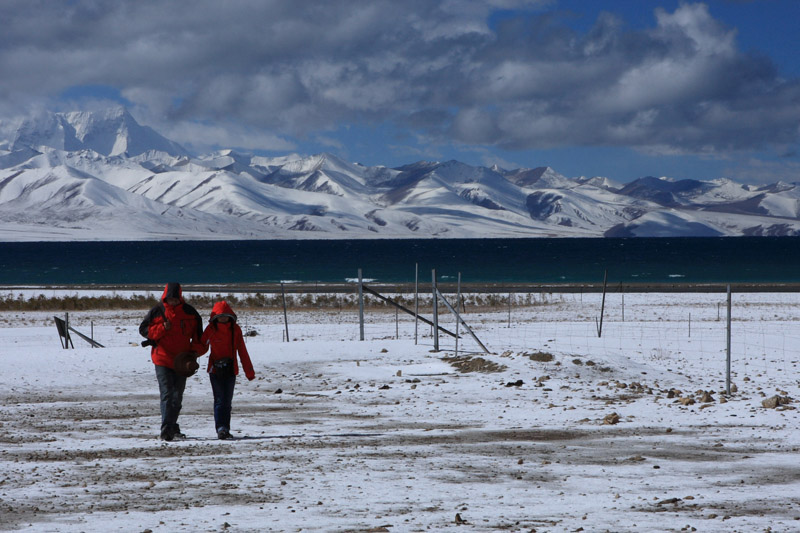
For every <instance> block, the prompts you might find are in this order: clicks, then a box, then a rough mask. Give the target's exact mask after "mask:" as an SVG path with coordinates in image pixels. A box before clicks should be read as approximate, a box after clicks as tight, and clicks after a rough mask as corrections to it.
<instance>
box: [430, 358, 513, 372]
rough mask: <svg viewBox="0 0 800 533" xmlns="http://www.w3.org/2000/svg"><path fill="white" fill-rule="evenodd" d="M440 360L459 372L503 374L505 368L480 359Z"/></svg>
mask: <svg viewBox="0 0 800 533" xmlns="http://www.w3.org/2000/svg"><path fill="white" fill-rule="evenodd" d="M442 360H443V361H445V362H447V363H450V364H451V365H453V366H454V367H455V368H456V369H457V370H458V371H459V372H503V371H505V370H506V368H507V367H506V366H505V365H498V364H497V363H494V362H492V361H487V360H486V359H484V358H482V357H475V358H472V357H468V356H461V357H443V358H442Z"/></svg>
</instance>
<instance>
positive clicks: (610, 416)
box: [603, 413, 619, 426]
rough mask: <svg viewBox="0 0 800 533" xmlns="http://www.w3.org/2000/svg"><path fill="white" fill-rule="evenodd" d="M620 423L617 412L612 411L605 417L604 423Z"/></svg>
mask: <svg viewBox="0 0 800 533" xmlns="http://www.w3.org/2000/svg"><path fill="white" fill-rule="evenodd" d="M618 423H619V415H618V414H617V413H611V414H608V415H606V416H605V418H603V425H604V426H605V425H614V424H618Z"/></svg>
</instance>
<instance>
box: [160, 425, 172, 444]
mask: <svg viewBox="0 0 800 533" xmlns="http://www.w3.org/2000/svg"><path fill="white" fill-rule="evenodd" d="M174 438H175V434H174V433H173V432H172V431H170V430H169V429H168V428H165V429H162V430H161V440H165V441H168V442H169V441H171V440H172V439H174Z"/></svg>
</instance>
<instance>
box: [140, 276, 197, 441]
mask: <svg viewBox="0 0 800 533" xmlns="http://www.w3.org/2000/svg"><path fill="white" fill-rule="evenodd" d="M139 333H141V334H142V336H143V337H147V341H145V342H143V343H142V345H149V346H152V347H153V348H152V350H151V351H150V358H151V359H152V360H153V364H154V365H155V367H156V379H157V380H158V388H159V392H160V393H161V440H166V441H171V440H173V439H175V438H185V437H186V435H184V434H183V433H181V429H180V426H179V425H178V416H179V415H180V414H181V407H182V405H183V391H184V389H185V388H186V377H184V376H181V375H179V374H177V373H176V372H175V357H176V356H177V355H178V354H179V353H182V352H194V353H196V354H197V355H198V356H200V355H203V354H204V353H206V350H208V348H207V347H206V345H205V344H203V343H202V342H201V341H200V339H201V337H202V334H203V319H202V318H200V314H199V313H198V312H197V310H195V308H194V307H192V306H191V305H189V304H187V303H186V302H185V301H184V299H183V290H182V289H181V285H180V283H176V282H171V283H167V286H166V287H165V288H164V294H163V295H162V296H161V303H160V304H159V305H157V306H155V307H153V308H152V309H151V310H150V312H149V313H147V316H146V317H145V319H144V320H143V321H142V323H141V325H140V326H139Z"/></svg>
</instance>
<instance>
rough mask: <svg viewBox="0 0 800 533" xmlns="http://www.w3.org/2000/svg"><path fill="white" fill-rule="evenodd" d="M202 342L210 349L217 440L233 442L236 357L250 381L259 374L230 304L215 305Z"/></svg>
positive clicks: (237, 370)
mask: <svg viewBox="0 0 800 533" xmlns="http://www.w3.org/2000/svg"><path fill="white" fill-rule="evenodd" d="M201 340H202V342H203V343H204V344H206V345H210V346H211V355H209V357H208V374H209V378H210V379H211V390H212V391H213V393H214V427H215V428H216V430H217V437H218V438H220V439H230V438H231V432H230V429H231V404H232V401H233V389H234V387H235V386H236V376H237V375H238V374H239V365H238V363H237V362H236V354H237V353H238V354H239V359H240V360H241V361H242V368H243V370H244V375H245V376H246V377H247V379H248V380H250V381H252V380H253V379H254V378H255V377H256V374H255V372H254V371H253V364H252V363H251V362H250V354H248V353H247V347H246V346H245V345H244V337H243V336H242V328H240V327H239V325H238V324H237V323H236V313H234V312H233V309H231V306H230V305H228V303H227V302H225V301H220V302H217V303H215V304H214V308H213V309H212V310H211V317H210V319H209V321H208V326H206V329H205V331H204V332H203V337H202V339H201Z"/></svg>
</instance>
